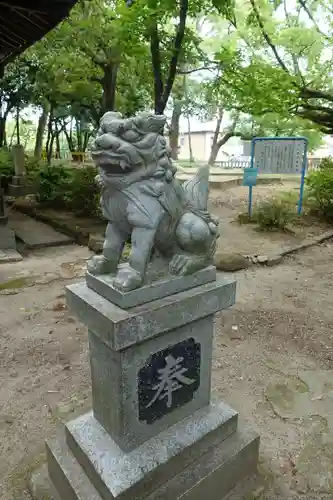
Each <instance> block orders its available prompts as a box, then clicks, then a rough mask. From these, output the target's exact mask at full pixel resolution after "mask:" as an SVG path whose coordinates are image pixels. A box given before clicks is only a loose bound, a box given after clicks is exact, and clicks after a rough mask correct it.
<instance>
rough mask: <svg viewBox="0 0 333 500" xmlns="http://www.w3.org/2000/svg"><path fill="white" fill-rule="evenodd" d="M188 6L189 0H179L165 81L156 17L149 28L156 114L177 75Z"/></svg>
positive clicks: (160, 112)
mask: <svg viewBox="0 0 333 500" xmlns="http://www.w3.org/2000/svg"><path fill="white" fill-rule="evenodd" d="M188 7H189V0H180V2H179V14H178V25H177V27H176V34H175V37H174V42H173V47H172V54H171V58H170V61H169V66H168V69H167V77H166V79H165V83H163V76H162V63H161V60H162V57H161V47H160V38H159V33H158V25H157V19H155V21H154V23H152V28H151V30H150V53H151V61H152V67H153V75H154V101H155V113H156V114H157V115H163V113H164V111H165V108H166V105H167V104H168V100H169V97H170V94H171V91H172V87H173V84H174V81H175V78H176V75H177V66H178V60H179V56H180V53H181V49H182V43H183V39H184V35H185V27H186V18H187V13H188ZM162 50H163V49H162Z"/></svg>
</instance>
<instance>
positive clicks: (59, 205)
mask: <svg viewBox="0 0 333 500" xmlns="http://www.w3.org/2000/svg"><path fill="white" fill-rule="evenodd" d="M30 174H31V181H32V182H33V183H34V184H35V186H36V196H37V200H38V202H39V203H42V204H45V205H47V206H48V207H50V208H55V209H60V210H64V209H67V210H70V211H73V212H75V213H76V214H77V215H79V216H85V217H101V212H100V207H99V198H100V193H99V188H98V186H97V184H96V182H95V177H96V175H97V169H96V168H95V167H91V166H83V167H80V168H73V167H71V166H70V165H68V164H57V165H50V166H48V165H46V164H44V163H43V162H38V163H37V164H32V167H31V170H30Z"/></svg>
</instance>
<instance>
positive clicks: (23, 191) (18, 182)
mask: <svg viewBox="0 0 333 500" xmlns="http://www.w3.org/2000/svg"><path fill="white" fill-rule="evenodd" d="M32 191H33V189H32V187H31V186H28V185H27V178H26V176H25V175H14V177H13V179H12V183H11V184H9V186H8V194H9V196H13V197H14V198H17V197H19V196H25V195H27V194H30V193H32Z"/></svg>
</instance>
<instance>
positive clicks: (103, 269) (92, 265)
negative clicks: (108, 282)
mask: <svg viewBox="0 0 333 500" xmlns="http://www.w3.org/2000/svg"><path fill="white" fill-rule="evenodd" d="M116 269H117V266H116V265H115V263H114V262H112V261H110V260H107V259H106V258H105V257H104V255H94V256H93V257H92V258H91V259H90V260H89V261H88V264H87V270H88V271H89V273H90V274H94V275H98V274H111V273H114V272H115V271H116Z"/></svg>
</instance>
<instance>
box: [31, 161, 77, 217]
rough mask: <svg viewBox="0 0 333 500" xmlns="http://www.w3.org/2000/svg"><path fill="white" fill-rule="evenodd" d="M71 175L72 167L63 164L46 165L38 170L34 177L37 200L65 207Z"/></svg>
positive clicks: (53, 205)
mask: <svg viewBox="0 0 333 500" xmlns="http://www.w3.org/2000/svg"><path fill="white" fill-rule="evenodd" d="M70 176H71V173H70V169H68V168H66V167H63V166H61V165H59V166H58V165H57V166H49V165H46V166H42V167H41V168H39V170H36V172H35V175H34V179H35V183H36V190H37V192H36V197H37V200H38V201H39V202H40V203H46V204H48V205H49V206H52V207H54V208H65V206H66V205H65V194H66V189H67V185H68V183H69V179H70Z"/></svg>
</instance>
